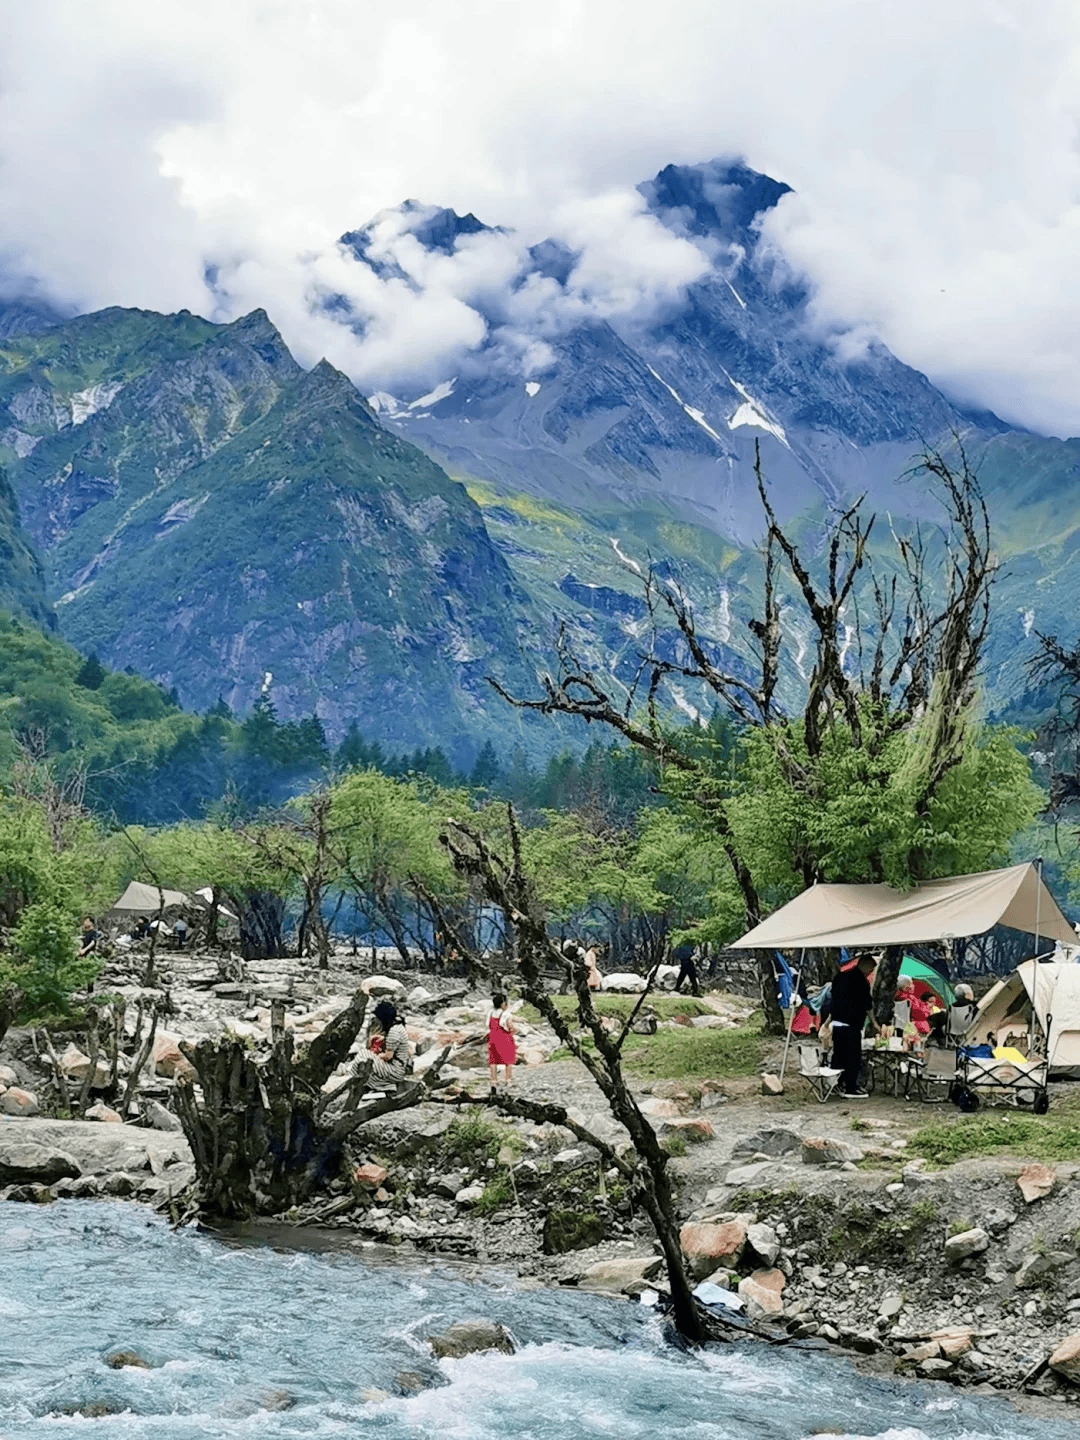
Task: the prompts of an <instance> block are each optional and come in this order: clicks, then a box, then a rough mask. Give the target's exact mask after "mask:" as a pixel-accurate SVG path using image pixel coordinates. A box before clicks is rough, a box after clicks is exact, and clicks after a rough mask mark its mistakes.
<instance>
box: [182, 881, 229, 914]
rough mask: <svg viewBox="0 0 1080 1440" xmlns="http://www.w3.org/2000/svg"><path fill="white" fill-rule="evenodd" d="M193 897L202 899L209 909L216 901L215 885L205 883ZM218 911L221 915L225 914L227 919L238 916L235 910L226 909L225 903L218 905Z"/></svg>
mask: <svg viewBox="0 0 1080 1440" xmlns="http://www.w3.org/2000/svg"><path fill="white" fill-rule="evenodd" d="M191 898H192V899H193V900H198V901H200V902H201V903H202V904H203V905H205V906H206V908H207V909H208V910H209V909H210V906H211V905H212V904H213V903H214V891H213V887H212V886H210V885H204V886H203V887H202V889H201V890H196V891H195V893H194V895H193V896H192V897H191ZM217 913H218V914H219V915H224V917H225V919H226V920H235V919H236V916H235V915H234V914H233V912H232V911H231V910H226V908H225V906H224V905H219V906H218V907H217Z"/></svg>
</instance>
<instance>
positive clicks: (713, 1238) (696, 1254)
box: [679, 1218, 747, 1280]
mask: <svg viewBox="0 0 1080 1440" xmlns="http://www.w3.org/2000/svg"><path fill="white" fill-rule="evenodd" d="M746 1231H747V1221H746V1220H743V1219H740V1218H736V1219H734V1220H727V1221H724V1222H723V1223H721V1224H715V1223H710V1222H709V1221H706V1220H699V1221H691V1223H690V1224H688V1225H684V1226H683V1227H682V1229H681V1230H680V1231H679V1244H680V1245H681V1246H682V1252H683V1254H684V1255H685V1256H686V1258H687V1260H688V1261H689V1262H690V1270H691V1273H692V1274H693V1276H694V1279H695V1280H704V1279H705V1278H706V1276H708V1275H711V1274H712V1273H713V1272H714V1271H715V1270H720V1269H726V1270H731V1269H734V1267H735V1266H736V1265H737V1264H738V1263H739V1260H740V1259H741V1257H742V1253H743V1250H744V1249H745V1248H746Z"/></svg>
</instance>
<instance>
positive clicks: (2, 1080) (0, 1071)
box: [0, 1065, 19, 1090]
mask: <svg viewBox="0 0 1080 1440" xmlns="http://www.w3.org/2000/svg"><path fill="white" fill-rule="evenodd" d="M18 1083H19V1077H18V1076H17V1075H16V1074H15V1071H14V1070H13V1069H12V1068H11V1066H10V1065H0V1090H6V1089H7V1088H8V1086H9V1085H17V1084H18Z"/></svg>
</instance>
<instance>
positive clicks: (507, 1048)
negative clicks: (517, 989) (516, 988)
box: [488, 992, 517, 1089]
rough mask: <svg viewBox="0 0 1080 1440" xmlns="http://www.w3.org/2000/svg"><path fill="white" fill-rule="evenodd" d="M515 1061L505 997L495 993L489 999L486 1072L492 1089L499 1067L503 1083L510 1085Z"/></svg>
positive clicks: (515, 1049)
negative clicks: (500, 1067) (501, 1070)
mask: <svg viewBox="0 0 1080 1440" xmlns="http://www.w3.org/2000/svg"><path fill="white" fill-rule="evenodd" d="M516 1061H517V1044H516V1043H515V1041H514V1021H513V1017H512V1016H511V1014H510V1011H509V1010H508V1009H507V1008H506V996H505V995H502V994H500V993H499V992H496V993H495V994H494V995H492V997H491V1013H490V1014H489V1015H488V1071H489V1073H490V1076H491V1087H492V1089H494V1088H495V1086H496V1085H497V1084H498V1083H499V1066H500V1065H501V1066H502V1067H503V1079H504V1081H505V1083H506V1084H507V1085H509V1084H510V1070H511V1068H512V1066H513V1065H514V1064H515V1063H516Z"/></svg>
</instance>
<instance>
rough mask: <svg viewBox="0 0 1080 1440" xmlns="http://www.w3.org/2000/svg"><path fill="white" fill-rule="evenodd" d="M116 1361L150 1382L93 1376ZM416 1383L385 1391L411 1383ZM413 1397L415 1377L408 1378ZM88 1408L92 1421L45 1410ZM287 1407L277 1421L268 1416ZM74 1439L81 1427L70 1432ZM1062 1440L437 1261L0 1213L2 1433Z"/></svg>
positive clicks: (94, 1209) (938, 1393) (841, 1369)
mask: <svg viewBox="0 0 1080 1440" xmlns="http://www.w3.org/2000/svg"><path fill="white" fill-rule="evenodd" d="M477 1316H482V1317H486V1318H490V1319H494V1320H499V1321H502V1322H503V1323H504V1324H505V1325H506V1326H507V1327H508V1328H509V1329H510V1331H511V1332H512V1334H513V1336H514V1339H515V1342H516V1343H517V1345H518V1347H519V1348H518V1353H517V1354H516V1355H514V1356H505V1355H481V1356H472V1357H470V1358H468V1359H465V1360H459V1361H444V1362H443V1363H442V1364H441V1365H436V1364H435V1362H433V1360H432V1359H431V1356H430V1352H429V1350H428V1348H427V1346H426V1345H425V1344H424V1340H423V1337H424V1336H425V1335H426V1334H427V1333H428V1332H429V1331H434V1330H437V1329H440V1328H444V1327H445V1326H446V1325H447V1324H448V1323H450V1322H452V1321H453V1320H456V1319H463V1318H467V1317H477ZM118 1348H123V1349H132V1350H135V1351H137V1352H139V1353H140V1354H141V1355H142V1356H143V1357H144V1358H145V1359H146V1360H148V1361H150V1362H151V1365H152V1367H153V1368H151V1369H148V1370H143V1369H135V1368H125V1369H121V1370H111V1369H110V1368H109V1367H108V1366H107V1365H106V1364H105V1359H104V1357H105V1356H106V1355H107V1354H109V1353H110V1352H111V1351H114V1350H116V1349H118ZM410 1372H411V1374H412V1375H413V1376H415V1377H422V1378H423V1379H424V1380H427V1381H429V1382H430V1384H429V1385H428V1387H427V1388H425V1389H422V1390H421V1391H420V1392H419V1393H415V1394H411V1395H407V1396H404V1397H402V1396H395V1395H391V1396H390V1398H387V1399H379V1398H377V1397H376V1398H366V1397H365V1391H376V1392H377V1391H393V1390H394V1389H395V1382H396V1381H398V1379H399V1377H401V1376H403V1375H406V1374H408V1373H410ZM414 1383H415V1382H414ZM94 1403H97V1404H99V1405H105V1406H107V1407H108V1408H110V1409H113V1410H116V1411H118V1412H119V1413H112V1414H106V1415H104V1416H103V1417H102V1418H99V1419H94V1420H90V1419H87V1418H86V1417H85V1415H70V1414H64V1413H62V1412H64V1411H65V1410H71V1409H74V1408H77V1407H86V1406H87V1405H89V1404H94ZM283 1404H287V1405H288V1408H284V1409H279V1408H274V1407H275V1406H279V1405H283ZM88 1427H91V1428H88ZM827 1429H828V1430H833V1431H834V1432H837V1433H842V1434H850V1435H852V1436H865V1437H871V1436H873V1437H878V1440H924V1437H925V1440H937V1437H963V1440H984V1437H985V1440H991V1437H993V1440H1006V1437H1007V1440H1036V1437H1037V1440H1066V1437H1068V1440H1075V1436H1076V1425H1075V1417H1074V1416H1068V1415H1067V1414H1066V1413H1065V1412H1064V1411H1063V1412H1062V1417H1061V1419H1060V1420H1049V1421H1048V1420H1045V1419H1038V1418H1036V1417H1034V1416H1030V1415H1023V1414H1018V1413H1017V1412H1016V1411H1015V1410H1013V1409H1012V1408H1011V1407H1010V1406H1009V1405H1008V1404H1007V1403H1006V1402H1005V1401H1003V1400H1000V1399H995V1398H992V1397H981V1396H980V1397H974V1396H971V1395H967V1394H965V1393H964V1392H962V1391H954V1390H951V1389H949V1388H947V1387H945V1386H929V1385H918V1384H910V1383H900V1382H891V1381H885V1380H877V1379H873V1378H868V1377H866V1376H865V1375H861V1374H859V1373H858V1372H857V1371H856V1370H855V1369H854V1368H853V1367H852V1366H851V1365H849V1364H848V1363H847V1362H845V1361H844V1360H838V1359H836V1358H835V1357H831V1356H825V1355H822V1354H819V1353H812V1352H799V1351H794V1350H789V1349H784V1350H776V1349H772V1348H770V1347H767V1346H764V1345H760V1344H753V1343H746V1344H740V1345H738V1346H719V1347H715V1348H712V1349H710V1350H709V1351H708V1352H707V1353H704V1354H701V1355H694V1354H686V1353H682V1352H680V1351H679V1350H676V1349H673V1348H672V1347H671V1346H669V1345H667V1344H666V1343H665V1341H664V1339H663V1336H662V1334H661V1330H660V1325H659V1323H658V1321H657V1320H656V1318H655V1316H653V1315H652V1314H651V1313H650V1312H648V1311H647V1310H645V1309H643V1308H642V1307H639V1306H634V1305H630V1304H627V1303H626V1302H624V1301H616V1300H606V1299H603V1298H598V1297H596V1296H590V1295H585V1294H576V1293H574V1292H573V1291H566V1290H561V1291H548V1290H523V1289H520V1288H518V1287H516V1286H515V1285H514V1284H512V1283H511V1281H510V1279H509V1277H506V1276H502V1277H499V1276H498V1275H495V1276H492V1277H491V1282H490V1283H487V1282H484V1283H478V1282H477V1281H476V1280H475V1279H474V1278H471V1277H466V1275H465V1274H464V1273H463V1272H460V1271H459V1272H455V1271H454V1270H453V1269H452V1268H449V1267H446V1266H444V1265H442V1264H440V1263H439V1262H437V1261H432V1262H425V1261H423V1260H419V1259H417V1258H416V1257H415V1256H413V1257H411V1258H410V1259H409V1260H408V1261H407V1262H406V1261H405V1260H404V1259H401V1260H394V1259H393V1258H392V1257H387V1256H386V1255H385V1254H384V1253H383V1252H379V1253H376V1252H373V1251H372V1250H370V1249H364V1248H362V1247H361V1246H359V1245H357V1246H356V1247H355V1248H353V1249H351V1250H344V1251H341V1250H339V1251H337V1252H336V1253H317V1252H310V1251H307V1252H299V1253H297V1252H289V1251H285V1250H280V1249H274V1248H271V1247H270V1246H268V1245H260V1246H256V1247H252V1246H250V1245H246V1246H241V1245H237V1244H230V1243H223V1242H222V1241H220V1240H217V1239H212V1238H210V1237H208V1236H206V1235H200V1234H198V1233H195V1232H193V1231H191V1230H188V1231H184V1232H181V1233H179V1234H173V1233H172V1231H171V1230H170V1229H169V1228H168V1226H167V1225H166V1224H164V1223H163V1222H162V1221H161V1220H159V1219H158V1218H156V1217H154V1216H152V1215H150V1214H149V1213H148V1212H146V1211H145V1210H142V1209H141V1208H139V1207H137V1206H134V1205H125V1204H122V1203H116V1202H113V1203H110V1202H105V1201H101V1202H97V1201H60V1202H57V1203H56V1204H53V1205H49V1206H42V1207H40V1208H38V1207H34V1206H29V1205H26V1206H15V1205H2V1206H0V1440H24V1437H26V1440H29V1437H33V1440H42V1437H44V1436H48V1437H55V1440H66V1437H68V1436H72V1437H75V1436H77V1437H79V1440H87V1437H88V1436H90V1435H93V1436H95V1437H97V1436H100V1437H102V1440H114V1437H123V1440H143V1437H146V1440H150V1437H153V1440H195V1437H206V1436H246V1435H253V1436H294V1435H296V1436H309V1437H322V1436H352V1435H359V1434H371V1435H372V1436H378V1437H381V1440H399V1437H401V1440H404V1437H412V1440H416V1437H423V1440H426V1437H448V1440H456V1437H460V1440H507V1437H513V1436H520V1437H527V1440H533V1437H535V1440H593V1437H607V1436H618V1437H620V1440H639V1437H640V1440H657V1437H660V1436H663V1437H670V1436H680V1437H681V1436H687V1437H701V1440H726V1437H731V1440H746V1437H754V1440H774V1437H775V1440H793V1437H803V1436H810V1435H812V1434H813V1433H815V1431H822V1430H827Z"/></svg>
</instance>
